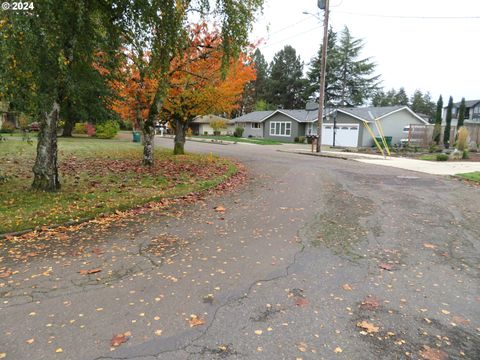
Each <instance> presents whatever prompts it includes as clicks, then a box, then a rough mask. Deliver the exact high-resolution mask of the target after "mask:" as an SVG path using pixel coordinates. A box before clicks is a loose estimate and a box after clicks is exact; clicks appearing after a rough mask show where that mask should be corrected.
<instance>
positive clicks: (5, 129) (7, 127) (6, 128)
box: [0, 121, 15, 133]
mask: <svg viewBox="0 0 480 360" xmlns="http://www.w3.org/2000/svg"><path fill="white" fill-rule="evenodd" d="M14 130H15V125H13V124H12V123H11V122H10V121H4V122H3V123H2V128H1V129H0V132H2V133H13V131H14Z"/></svg>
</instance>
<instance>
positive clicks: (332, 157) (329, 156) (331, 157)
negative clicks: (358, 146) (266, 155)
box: [277, 149, 353, 160]
mask: <svg viewBox="0 0 480 360" xmlns="http://www.w3.org/2000/svg"><path fill="white" fill-rule="evenodd" d="M277 151H278V152H284V153H290V154H300V155H309V156H318V157H326V158H330V159H340V160H353V159H352V158H349V157H346V156H338V155H332V154H325V153H315V152H306V151H294V150H280V149H278V150H277Z"/></svg>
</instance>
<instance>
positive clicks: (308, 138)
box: [307, 136, 313, 144]
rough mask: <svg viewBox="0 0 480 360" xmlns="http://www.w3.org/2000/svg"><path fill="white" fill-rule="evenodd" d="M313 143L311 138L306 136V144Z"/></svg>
mask: <svg viewBox="0 0 480 360" xmlns="http://www.w3.org/2000/svg"><path fill="white" fill-rule="evenodd" d="M312 142H313V137H311V136H308V137H307V144H311V143H312Z"/></svg>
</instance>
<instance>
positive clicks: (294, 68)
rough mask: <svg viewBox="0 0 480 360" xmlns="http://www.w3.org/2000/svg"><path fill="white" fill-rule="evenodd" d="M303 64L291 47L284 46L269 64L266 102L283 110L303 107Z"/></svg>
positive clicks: (304, 84) (304, 83)
mask: <svg viewBox="0 0 480 360" xmlns="http://www.w3.org/2000/svg"><path fill="white" fill-rule="evenodd" d="M305 86H306V80H305V79H304V78H303V62H302V61H301V59H300V56H297V53H296V51H295V49H294V48H293V47H291V46H290V45H286V46H285V47H284V48H283V49H282V50H280V51H279V52H277V53H276V54H275V56H274V58H273V61H272V62H271V64H270V80H269V86H268V96H267V99H266V100H267V102H268V103H270V104H273V105H276V106H277V107H279V106H281V107H283V108H285V109H300V108H304V107H305Z"/></svg>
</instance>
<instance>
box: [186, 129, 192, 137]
mask: <svg viewBox="0 0 480 360" xmlns="http://www.w3.org/2000/svg"><path fill="white" fill-rule="evenodd" d="M186 135H187V136H188V137H192V135H193V130H192V128H188V129H187V133H186Z"/></svg>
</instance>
